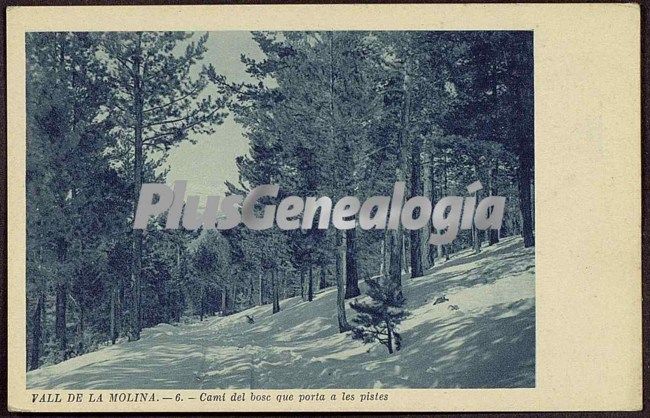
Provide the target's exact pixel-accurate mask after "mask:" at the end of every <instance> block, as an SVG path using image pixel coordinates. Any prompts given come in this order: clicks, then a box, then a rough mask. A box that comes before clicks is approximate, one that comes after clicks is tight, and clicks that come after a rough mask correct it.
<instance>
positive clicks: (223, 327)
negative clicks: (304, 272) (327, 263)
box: [27, 238, 535, 389]
mask: <svg viewBox="0 0 650 418" xmlns="http://www.w3.org/2000/svg"><path fill="white" fill-rule="evenodd" d="M534 272H535V269H534V251H533V249H524V248H523V245H522V242H521V240H520V239H519V238H510V239H505V240H503V241H502V242H501V243H500V244H498V245H496V246H493V247H485V248H484V249H483V251H482V252H481V254H478V255H473V254H471V253H470V252H467V251H466V252H463V253H460V254H458V255H455V256H454V257H453V258H452V259H451V260H450V261H448V262H446V263H440V264H439V265H437V266H436V267H434V268H433V269H431V270H429V271H428V272H427V274H426V275H425V276H424V277H420V278H417V279H409V278H404V279H403V284H404V295H405V296H406V298H407V306H408V310H409V311H410V312H411V316H410V317H409V318H408V319H406V320H405V321H404V322H403V323H402V325H401V333H402V338H403V348H402V350H401V351H399V352H397V353H396V354H394V355H389V354H388V353H387V351H386V349H385V347H383V346H381V345H378V344H368V345H364V344H362V343H361V342H359V341H353V340H352V339H351V338H350V337H349V336H347V335H344V334H339V333H338V332H337V331H338V330H337V322H336V309H335V306H336V290H335V288H328V289H325V290H324V291H322V292H320V293H318V294H317V295H316V299H315V300H314V301H313V302H304V301H302V300H301V299H300V298H292V299H287V300H284V301H281V307H282V311H281V312H279V313H278V314H275V315H272V314H271V306H270V305H265V306H261V307H255V308H252V309H248V310H246V311H243V312H240V313H237V314H234V315H231V316H227V317H210V318H208V319H206V320H204V321H203V322H197V323H192V324H179V325H169V324H161V325H158V326H156V327H153V328H150V329H147V330H144V331H143V333H142V338H141V339H140V340H139V341H135V342H124V343H121V344H117V345H114V346H109V347H105V348H102V349H100V350H98V351H96V352H93V353H89V354H85V355H83V356H79V357H76V358H73V359H70V360H68V361H65V362H63V363H59V364H57V365H53V366H49V367H43V368H41V369H38V370H35V371H33V372H29V373H28V374H27V386H28V388H32V389H34V388H41V389H53V388H62V389H136V388H138V389H154V388H155V389H202V388H205V389H207V388H223V389H225V388H269V389H285V388H314V389H318V388H425V387H426V388H428V387H438V388H456V387H460V388H479V387H480V388H484V387H532V386H534V382H535V373H534V372H535V302H534V297H535V281H534V274H535V273H534ZM362 292H363V287H362ZM443 294H444V295H446V297H447V298H448V299H449V301H448V302H445V303H440V304H436V305H434V304H433V302H434V301H435V299H436V298H437V297H439V296H441V295H443ZM451 305H456V306H457V307H458V309H455V310H454V309H450V306H451ZM245 315H250V316H252V317H253V318H254V319H255V322H254V323H253V324H249V323H248V322H247V320H246V317H245ZM348 316H349V317H352V316H353V311H352V310H351V309H349V310H348Z"/></svg>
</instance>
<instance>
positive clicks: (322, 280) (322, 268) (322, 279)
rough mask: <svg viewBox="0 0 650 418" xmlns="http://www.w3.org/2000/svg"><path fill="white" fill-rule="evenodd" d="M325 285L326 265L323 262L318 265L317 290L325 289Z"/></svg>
mask: <svg viewBox="0 0 650 418" xmlns="http://www.w3.org/2000/svg"><path fill="white" fill-rule="evenodd" d="M326 287H327V266H326V264H325V263H322V264H321V265H320V282H319V283H318V290H322V289H325V288H326Z"/></svg>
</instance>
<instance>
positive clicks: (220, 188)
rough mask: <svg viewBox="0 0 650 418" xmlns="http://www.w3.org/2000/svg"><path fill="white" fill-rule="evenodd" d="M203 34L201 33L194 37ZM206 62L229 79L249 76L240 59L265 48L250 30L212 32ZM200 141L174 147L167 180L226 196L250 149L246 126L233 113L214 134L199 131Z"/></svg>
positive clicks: (194, 192)
mask: <svg viewBox="0 0 650 418" xmlns="http://www.w3.org/2000/svg"><path fill="white" fill-rule="evenodd" d="M198 36H200V34H199V33H197V34H195V35H194V37H195V38H197V37H198ZM206 46H207V49H208V50H207V52H206V54H205V58H204V63H206V64H207V63H211V64H212V65H214V67H215V69H216V70H217V72H218V73H220V74H223V75H225V76H226V77H227V78H228V80H229V81H235V82H239V81H244V80H249V77H248V76H247V74H246V72H245V67H244V65H243V64H242V63H241V61H240V55H241V54H242V53H243V54H245V55H247V56H249V57H251V58H255V59H259V58H262V52H261V51H260V49H259V48H258V47H257V44H256V43H255V42H254V41H253V39H252V37H251V34H250V32H243V31H222V32H210V37H209V39H208V42H207V45H206ZM195 138H197V143H196V144H192V143H190V142H189V141H184V142H182V143H181V144H180V145H179V146H178V147H176V148H174V149H173V150H171V151H170V155H169V158H168V159H167V163H168V165H169V168H170V171H169V174H168V175H167V184H172V183H173V182H174V181H175V180H187V194H186V197H187V196H189V195H198V196H208V195H217V196H224V194H225V191H226V187H225V185H224V182H225V181H226V180H228V181H230V182H232V183H235V184H237V181H238V173H237V167H236V165H235V158H236V157H237V156H239V155H243V154H245V153H246V152H247V150H248V143H247V141H246V138H244V137H243V130H242V128H241V127H240V126H239V125H238V124H237V123H235V121H234V120H233V118H232V116H229V117H228V118H227V119H226V120H225V121H224V123H223V124H221V125H219V126H216V128H215V133H213V134H211V135H196V136H195Z"/></svg>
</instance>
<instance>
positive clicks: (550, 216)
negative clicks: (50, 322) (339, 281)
mask: <svg viewBox="0 0 650 418" xmlns="http://www.w3.org/2000/svg"><path fill="white" fill-rule="evenodd" d="M7 21H8V27H7V35H8V36H7V39H8V43H7V51H8V57H7V58H8V59H7V69H8V119H9V120H8V126H9V133H8V136H9V142H8V156H7V157H8V163H9V164H8V167H9V177H8V179H9V190H8V199H9V201H8V206H9V207H8V216H9V232H8V240H9V243H8V245H9V247H8V250H9V251H8V252H9V260H8V263H9V277H8V280H9V324H8V331H9V341H8V344H9V368H8V371H9V373H8V374H9V382H8V392H9V393H8V396H9V405H10V407H11V409H13V410H31V411H37V410H39V411H122V410H129V411H180V410H185V411H190V410H193V411H209V410H214V411H235V410H238V411H254V410H261V408H264V409H266V410H293V411H302V410H312V411H316V410H328V411H344V410H354V411H370V410H391V411H461V410H462V411H468V410H485V411H488V410H490V411H491V410H501V411H506V410H527V411H532V410H577V409H587V410H601V409H602V410H613V409H628V410H629V409H639V408H640V407H641V386H642V381H641V370H642V369H641V268H640V260H641V242H640V236H641V235H640V222H641V204H640V202H641V199H640V198H641V190H640V76H639V74H640V70H639V61H640V60H639V51H640V49H639V48H640V44H639V25H640V23H639V22H640V17H639V7H638V6H637V5H631V4H574V5H550V4H545V5H537V4H526V5H514V4H511V5H487V4H485V5H475V4H474V5H356V6H353V5H337V6H325V5H319V6H296V5H291V6H287V5H282V6H179V7H172V6H164V7H162V6H128V7H127V6H114V7H110V6H105V7H14V8H10V9H9V10H8V11H7ZM293 29H296V30H310V29H320V30H329V29H338V30H346V29H383V30H387V29H391V30H400V29H421V30H424V29H426V30H442V29H445V30H459V29H488V30H491V29H525V30H533V31H534V33H535V127H536V150H535V152H536V155H535V165H536V174H535V176H536V187H535V190H536V193H535V198H536V199H535V200H536V210H535V213H536V233H537V247H536V283H537V386H536V388H535V389H509V390H502V389H493V390H461V389H455V390H428V389H394V390H386V391H384V392H386V393H388V394H389V396H390V401H389V402H380V403H374V404H373V403H357V402H355V403H345V402H340V401H339V402H336V403H334V402H332V403H302V404H298V403H291V404H277V403H275V402H272V403H271V404H270V405H262V406H259V405H255V404H252V403H228V402H226V403H215V404H210V403H200V402H198V401H184V402H183V403H175V402H173V401H164V402H163V401H160V402H156V403H151V404H149V403H141V404H118V403H113V404H111V403H103V404H89V403H83V404H66V403H61V404H32V403H31V401H30V398H31V397H30V394H31V393H42V392H44V391H37V392H31V391H27V390H26V389H25V358H26V356H25V51H24V34H25V32H26V31H111V30H113V31H127V30H128V31H134V30H149V31H155V30H196V31H218V30H293ZM52 221H53V222H56V220H55V219H53V220H52ZM296 373H300V370H296ZM57 392H62V391H57ZM84 392H90V391H84ZM94 392H97V391H94ZM181 392H182V391H181ZM192 392H194V393H198V391H192ZM259 392H271V391H259ZM291 392H293V393H295V394H297V393H299V392H306V391H299V390H294V391H291ZM312 392H313V391H312ZM320 392H322V393H323V392H324V393H328V394H329V393H340V392H341V391H339V390H326V391H320ZM346 392H357V393H365V392H366V391H365V390H356V391H350V390H347V391H346ZM158 393H160V394H161V395H160V396H163V395H162V394H163V393H164V394H166V396H173V395H174V394H176V393H177V391H158ZM274 393H275V392H274ZM357 397H358V396H357Z"/></svg>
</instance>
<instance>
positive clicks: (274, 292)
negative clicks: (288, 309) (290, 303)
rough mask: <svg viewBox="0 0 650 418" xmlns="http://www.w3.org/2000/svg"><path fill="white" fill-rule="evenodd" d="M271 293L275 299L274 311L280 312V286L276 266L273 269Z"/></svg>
mask: <svg viewBox="0 0 650 418" xmlns="http://www.w3.org/2000/svg"><path fill="white" fill-rule="evenodd" d="M271 294H272V299H273V313H278V312H280V286H279V285H278V279H277V277H276V272H275V268H274V269H272V270H271Z"/></svg>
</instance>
